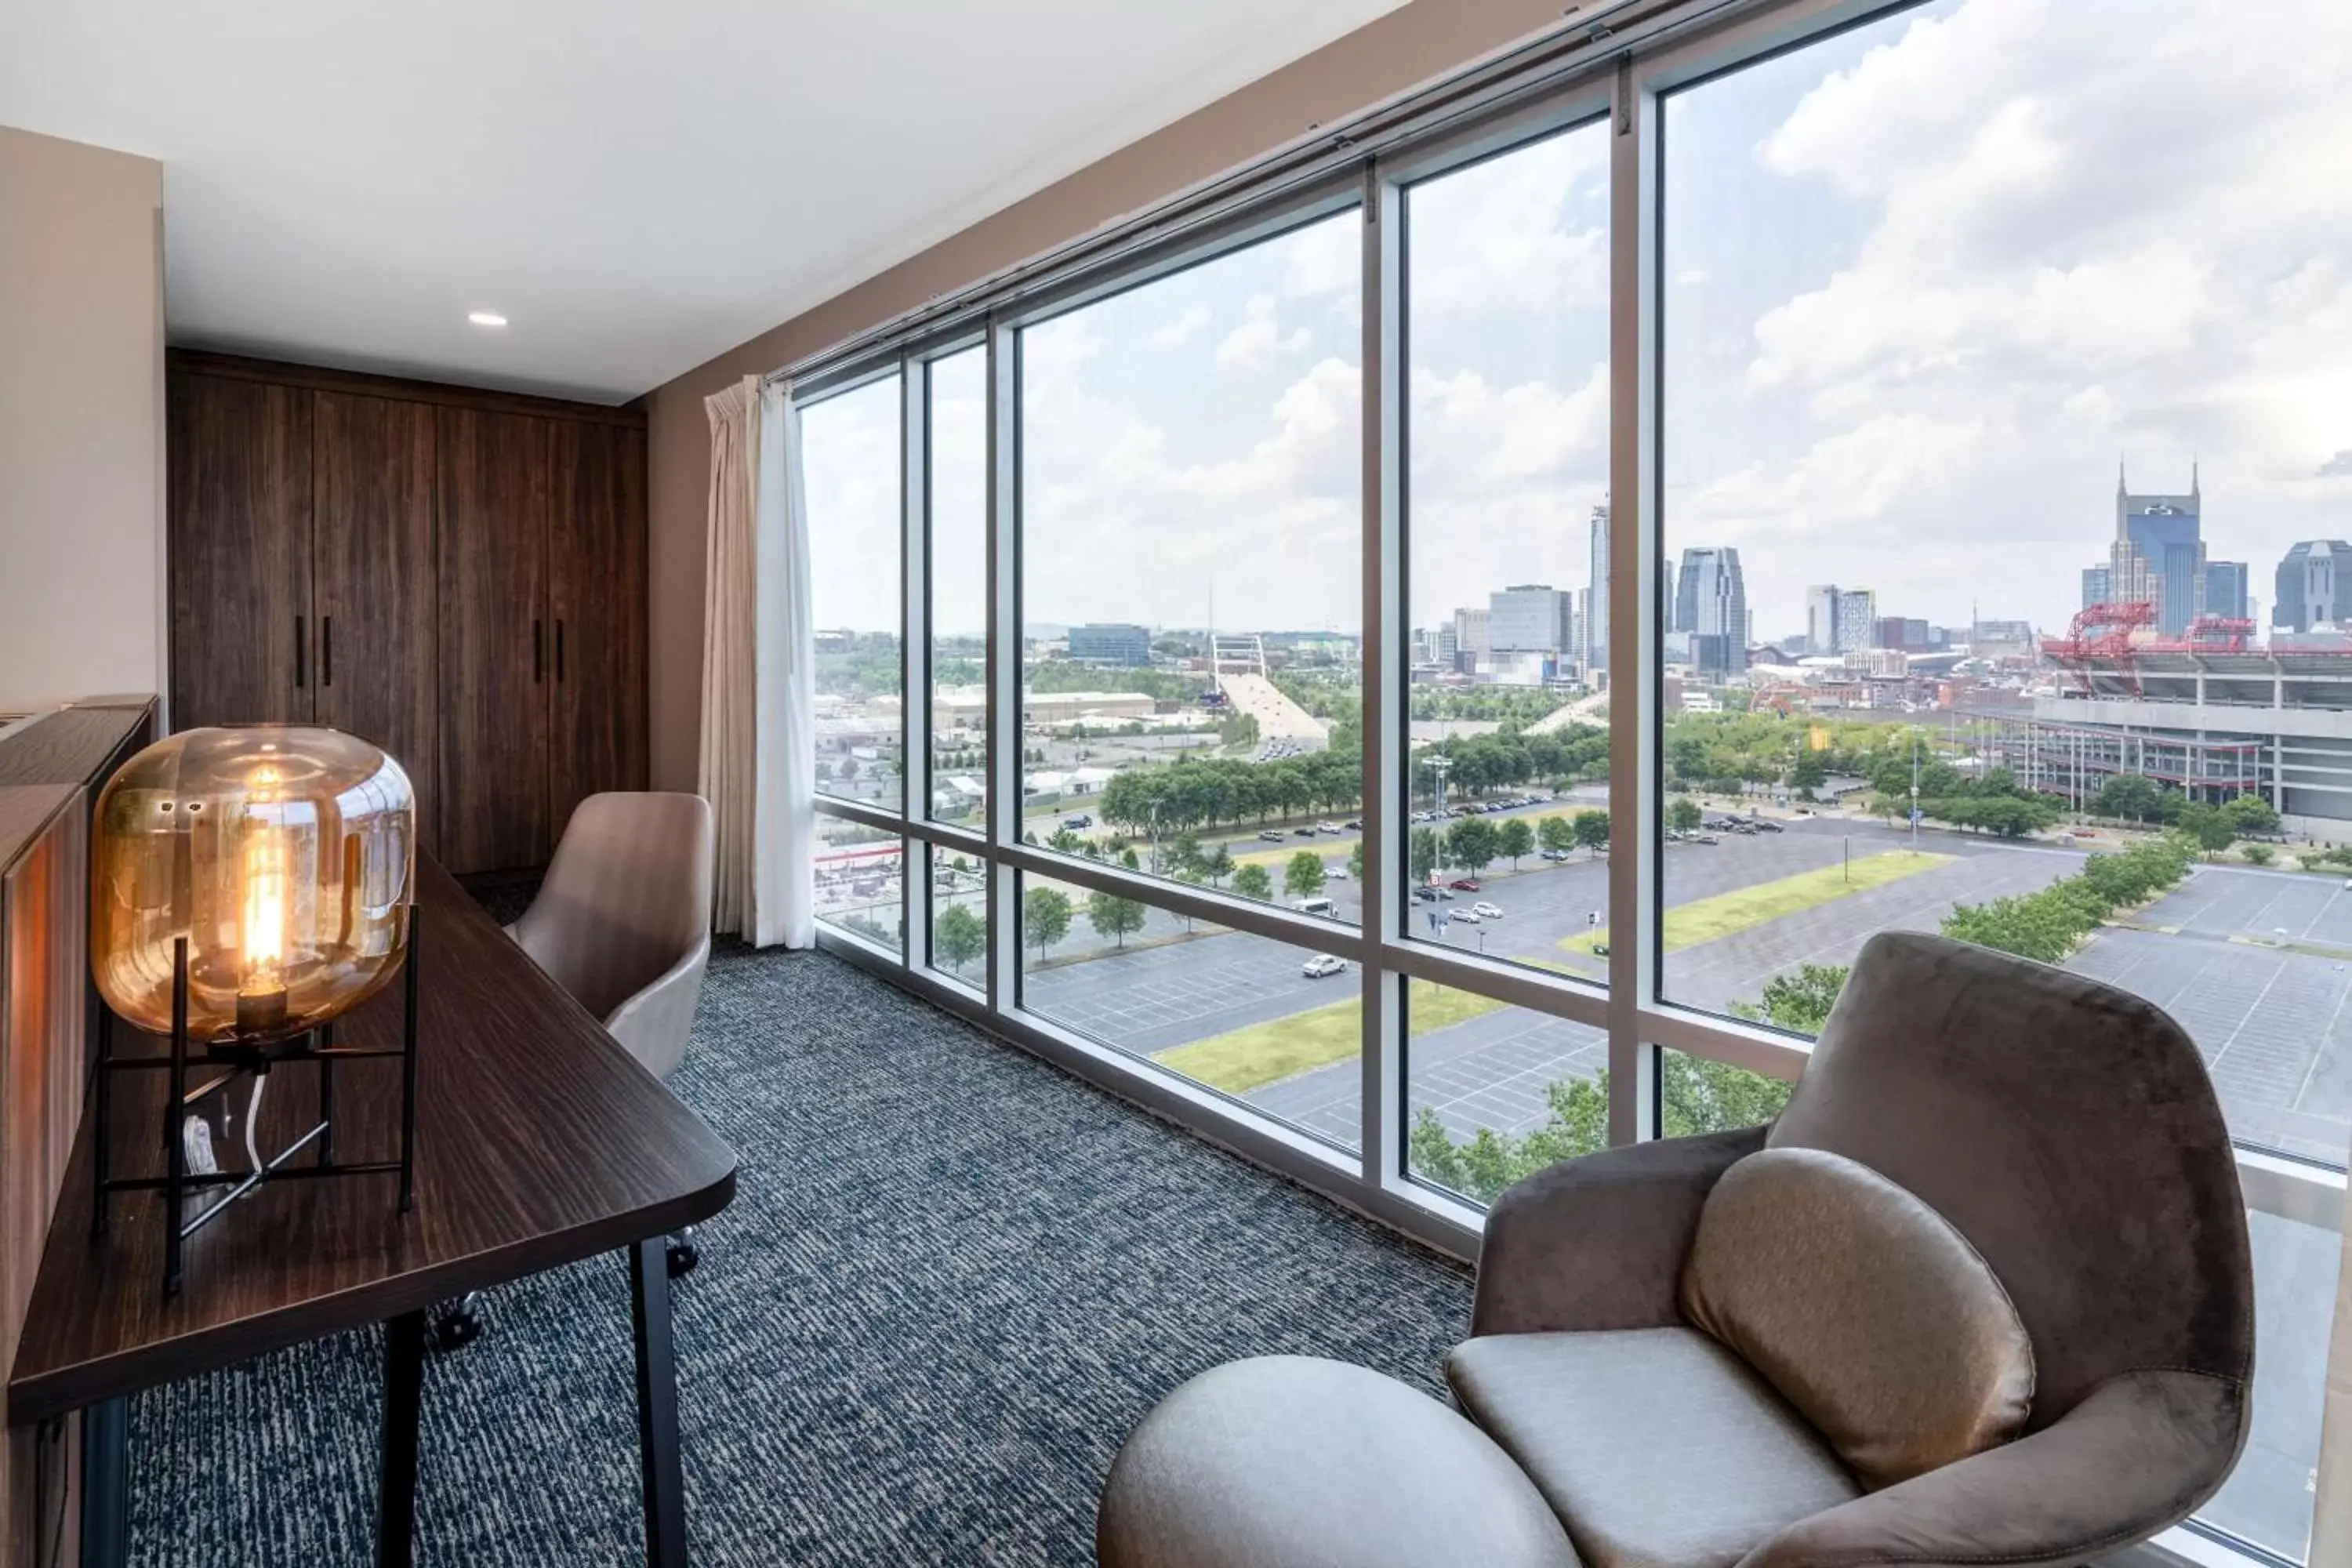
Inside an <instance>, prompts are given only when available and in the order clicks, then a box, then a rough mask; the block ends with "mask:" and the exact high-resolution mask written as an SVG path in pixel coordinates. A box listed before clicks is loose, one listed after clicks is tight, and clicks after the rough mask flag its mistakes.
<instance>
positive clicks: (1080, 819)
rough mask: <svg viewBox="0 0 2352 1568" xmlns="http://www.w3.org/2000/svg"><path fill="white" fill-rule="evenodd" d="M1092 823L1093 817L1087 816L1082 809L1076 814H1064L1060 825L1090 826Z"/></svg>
mask: <svg viewBox="0 0 2352 1568" xmlns="http://www.w3.org/2000/svg"><path fill="white" fill-rule="evenodd" d="M1094 825H1095V819H1094V818H1093V817H1091V816H1087V814H1086V813H1085V812H1083V811H1082V812H1080V813H1078V815H1077V816H1066V817H1064V818H1062V826H1065V827H1072V828H1076V827H1092V826H1094Z"/></svg>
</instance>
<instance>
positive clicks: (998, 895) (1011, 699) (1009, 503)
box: [982, 318, 1022, 1014]
mask: <svg viewBox="0 0 2352 1568" xmlns="http://www.w3.org/2000/svg"><path fill="white" fill-rule="evenodd" d="M1019 346H1020V337H1019V335H1018V334H1017V333H1016V332H1015V331H1013V328H1011V327H1010V326H1007V325H1006V324H1005V323H1004V322H1003V321H1000V320H997V319H994V318H992V319H991V320H990V322H989V329H988V395H987V401H988V416H987V426H988V522H987V527H988V572H987V576H988V616H987V639H988V647H987V650H986V654H985V656H984V658H983V660H982V665H983V668H984V669H985V671H986V674H985V676H984V679H986V680H987V682H988V758H987V763H988V767H987V778H988V801H987V806H986V812H985V820H986V822H987V826H988V843H989V851H990V854H991V855H992V856H993V855H994V854H995V852H996V851H997V850H998V849H999V848H1000V847H1003V846H1004V845H1006V844H1014V843H1018V842H1019V841H1020V838H1021V803H1022V793H1021V775H1022V766H1021V591H1020V588H1021V584H1020V559H1021V558H1020V553H1019V552H1020V489H1021V487H1020V471H1019V458H1020V429H1019V426H1020V384H1021V371H1020V359H1019ZM1020 888H1021V879H1020V878H1019V877H1017V876H1015V875H1014V874H1013V870H1012V868H1009V867H1006V866H1004V865H1003V864H1001V863H999V864H992V866H991V868H990V875H989V880H988V900H989V910H988V914H989V919H988V961H987V962H988V1005H989V1006H990V1008H991V1009H992V1010H993V1011H995V1012H997V1013H1000V1014H1002V1013H1006V1012H1010V1011H1011V1010H1012V1008H1013V1005H1014V1002H1015V1000H1016V998H1017V997H1018V995H1019V992H1020V981H1021V931H1020V925H1019V918H1018V917H1019V904H1020Z"/></svg>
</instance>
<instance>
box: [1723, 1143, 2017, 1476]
mask: <svg viewBox="0 0 2352 1568" xmlns="http://www.w3.org/2000/svg"><path fill="white" fill-rule="evenodd" d="M1682 1307H1683V1311H1684V1313H1685V1316H1687V1317H1688V1318H1689V1319H1690V1321H1692V1322H1693V1323H1694V1324H1696V1326H1697V1327H1699V1328H1701V1329H1703V1330H1705V1331H1706V1332H1708V1333H1710V1334H1712V1335H1714V1336H1715V1338H1717V1340H1719V1341H1721V1342H1723V1343H1724V1344H1726V1345H1727V1346H1729V1347H1730V1348H1731V1349H1732V1350H1733V1351H1735V1352H1738V1354H1739V1355H1740V1356H1741V1357H1742V1358H1743V1359H1745V1360H1746V1361H1747V1362H1748V1364H1749V1365H1751V1366H1753V1367H1754V1368H1755V1369H1756V1371H1757V1372H1758V1373H1760V1374H1761V1375H1762V1376H1763V1378H1764V1380H1765V1381H1766V1382H1768V1383H1769V1384H1771V1385H1772V1386H1773V1387H1774V1388H1775V1389H1777V1390H1779V1391H1780V1396H1781V1397H1782V1398H1784V1399H1786V1400H1787V1401H1788V1402H1789V1403H1790V1405H1794V1406H1795V1407H1796V1409H1797V1412H1798V1414H1799V1415H1802V1416H1804V1418H1805V1419H1806V1420H1807V1421H1809V1422H1811V1424H1812V1426H1813V1427H1814V1429H1815V1430H1816V1431H1818V1432H1820V1433H1821V1435H1822V1437H1823V1438H1824V1439H1825V1440H1827V1442H1828V1443H1829V1445H1830V1447H1831V1448H1832V1450H1833V1451H1834V1452H1835V1453H1836V1454H1837V1456H1838V1457H1839V1458H1841V1459H1843V1461H1844V1462H1845V1465H1846V1468H1849V1469H1851V1470H1852V1471H1853V1474H1854V1476H1855V1479H1858V1480H1859V1481H1861V1483H1862V1484H1863V1485H1864V1487H1866V1488H1869V1489H1873V1490H1876V1489H1879V1488H1882V1487H1889V1486H1893V1485H1894V1484H1895V1482H1897V1481H1903V1480H1908V1479H1911V1478H1912V1477H1913V1476H1917V1475H1923V1474H1925V1473H1926V1472H1927V1471H1929V1470H1933V1469H1937V1468H1941V1467H1943V1466H1945V1465H1948V1464H1951V1463H1953V1462H1954V1461H1956V1460H1959V1459H1965V1458H1969V1456H1970V1455H1972V1454H1979V1453H1982V1452H1983V1451H1984V1450H1986V1449H1987V1448H1990V1447H1995V1446H1997V1445H1999V1444H2001V1443H2005V1442H2007V1441H2009V1440H2010V1439H2011V1438H2012V1437H2014V1436H2017V1435H2018V1433H2019V1432H2020V1431H2021V1430H2022V1429H2023V1427H2024V1426H2025V1420H2026V1416H2027V1415H2028V1413H2029V1412H2030V1411H2031V1410H2032V1404H2033V1342H2032V1340H2031V1339H2030V1338H2029V1337H2027V1334H2026V1331H2025V1325H2024V1324H2023V1323H2021V1322H2020V1321H2018V1316H2017V1309H2016V1308H2015V1307H2014V1306H2012V1305H2011V1302H2010V1300H2009V1292H2008V1291H2006V1290H2004V1289H2001V1283H2000V1280H1999V1279H1995V1278H1994V1277H1993V1273H1992V1270H1991V1269H1990V1268H1988V1267H1986V1265H1985V1261H1984V1259H1983V1258H1980V1257H1979V1256H1978V1254H1977V1250H1976V1248H1975V1247H1971V1246H1969V1241H1968V1238H1967V1237H1964V1236H1962V1235H1961V1234H1960V1233H1959V1232H1958V1230H1956V1229H1954V1228H1953V1227H1952V1226H1951V1224H1950V1222H1949V1221H1948V1220H1946V1219H1945V1218H1944V1216H1943V1215H1939V1214H1937V1212H1936V1211H1935V1210H1934V1209H1931V1208H1929V1207H1928V1206H1927V1205H1926V1204H1924V1203H1922V1202H1921V1201H1920V1200H1919V1199H1917V1198H1916V1197H1914V1196H1913V1195H1912V1194H1910V1193H1908V1192H1906V1191H1905V1190H1904V1189H1903V1188H1901V1187H1899V1186H1897V1185H1895V1184H1894V1183H1893V1182H1890V1181H1888V1180H1887V1179H1886V1178H1885V1176H1882V1175H1880V1174H1879V1173H1877V1172H1875V1171H1874V1170H1872V1169H1870V1168H1869V1167H1868V1166H1866V1165H1863V1164H1860V1163H1856V1162H1854V1161H1852V1160H1849V1159H1847V1158H1845V1157H1844V1156H1843V1155H1842V1154H1832V1153H1830V1152H1827V1151H1826V1150H1821V1149H1795V1148H1790V1149H1768V1150H1766V1151H1764V1152H1761V1153H1757V1154H1751V1155H1749V1156H1748V1158H1746V1159H1744V1160H1742V1161H1740V1162H1739V1163H1738V1164H1735V1165H1733V1166H1732V1167H1731V1168H1730V1169H1729V1170H1728V1171H1727V1172H1725V1173H1724V1175H1723V1179H1722V1181H1721V1182H1719V1183H1717V1185H1716V1188H1715V1191H1714V1192H1713V1193H1712V1194H1710V1195H1709V1196H1708V1198H1707V1201H1706V1207H1705V1209H1703V1210H1702V1211H1701V1213H1700V1215H1699V1223H1698V1235H1697V1238H1696V1240H1695V1241H1694V1242H1693V1243H1692V1246H1691V1251H1690V1257H1689V1258H1688V1260H1687V1261H1685V1264H1684V1266H1683V1277H1682Z"/></svg>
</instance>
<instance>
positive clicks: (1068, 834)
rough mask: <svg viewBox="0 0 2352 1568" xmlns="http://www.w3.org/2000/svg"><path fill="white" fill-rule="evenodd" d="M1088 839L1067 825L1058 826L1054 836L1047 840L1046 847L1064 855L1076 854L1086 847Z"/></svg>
mask: <svg viewBox="0 0 2352 1568" xmlns="http://www.w3.org/2000/svg"><path fill="white" fill-rule="evenodd" d="M1086 842H1087V841H1086V840H1085V839H1083V838H1081V837H1078V836H1077V835H1076V833H1074V832H1072V831H1071V830H1070V829H1068V828H1066V827H1056V828H1055V829H1054V836H1053V837H1051V838H1048V839H1047V840H1045V847H1046V848H1048V849H1052V850H1055V851H1058V852H1059V853H1061V854H1064V855H1076V853H1078V851H1079V850H1081V849H1083V848H1084V847H1086Z"/></svg>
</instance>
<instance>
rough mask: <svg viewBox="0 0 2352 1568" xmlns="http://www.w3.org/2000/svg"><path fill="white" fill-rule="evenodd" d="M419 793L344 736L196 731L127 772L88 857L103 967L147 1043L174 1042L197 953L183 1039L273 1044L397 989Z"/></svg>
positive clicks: (96, 968) (95, 941)
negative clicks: (183, 979) (182, 941)
mask: <svg viewBox="0 0 2352 1568" xmlns="http://www.w3.org/2000/svg"><path fill="white" fill-rule="evenodd" d="M415 799H416V797H415V791H414V790H412V789H411V788H410V787H409V783H408V775H407V774H406V773H403V772H402V771H401V769H400V764H399V763H395V762H394V761H393V760H392V759H391V758H390V757H387V756H385V755H384V754H383V752H380V751H378V750H377V749H376V748H375V747H373V746H372V745H370V744H368V743H367V742H365V741H362V740H360V739H358V738H357V737H355V736H352V735H346V734H343V733H341V731H334V730H315V729H305V728H298V727H296V726H292V725H281V724H257V725H250V726H238V727H236V728H233V729H217V730H188V731H183V732H182V733H180V734H177V735H173V736H172V737H171V738H170V739H169V740H165V741H160V742H156V743H155V744H154V745H152V746H150V747H148V748H147V749H146V750H145V751H143V752H140V753H139V754H138V755H137V756H135V757H133V758H131V761H130V762H128V763H124V764H123V766H122V769H121V772H119V773H116V774H115V775H114V777H113V778H112V779H111V780H110V781H109V782H108V784H107V785H106V790H105V793H104V794H102V795H100V796H99V801H98V816H97V824H96V827H95V829H94V832H95V835H96V837H95V840H94V842H93V843H92V844H91V846H90V944H89V946H90V966H91V970H92V972H93V973H94V975H95V976H96V979H97V981H98V988H99V992H100V994H101V995H103V996H104V997H105V998H106V1002H107V1005H109V1006H110V1007H111V1008H113V1009H114V1011H115V1013H116V1014H117V1015H118V1016H121V1018H123V1019H124V1020H125V1021H127V1022H128V1023H130V1024H131V1025H132V1026H135V1027H138V1028H142V1029H147V1030H151V1031H152V1032H154V1033H157V1034H169V1033H170V1032H171V1028H172V992H173V952H174V948H175V945H176V942H177V940H178V939H179V938H181V937H185V938H186V939H187V942H188V1037H189V1039H190V1041H191V1042H193V1043H194V1044H196V1045H199V1046H205V1045H218V1044H222V1043H225V1042H229V1041H246V1042H257V1043H258V1042H267V1041H271V1040H278V1039H284V1038H287V1037H290V1036H293V1035H297V1034H299V1033H301V1032H302V1031H304V1030H306V1029H311V1028H315V1027H317V1026H319V1025H320V1024H323V1023H325V1022H327V1021H328V1020H330V1019H331V1018H333V1017H335V1016H338V1015H339V1014H341V1013H344V1012H347V1011H348V1010H350V1009H351V1008H352V1007H353V1006H355V1005H358V1004H359V1003H361V1002H362V1001H364V1000H365V999H366V998H367V997H368V996H370V995H372V994H374V992H375V991H376V990H377V989H378V988H379V987H380V986H382V985H383V984H384V983H385V982H386V981H387V980H389V979H391V978H392V976H393V975H394V973H396V972H397V971H398V969H399V967H400V957H401V953H402V952H404V950H405V949H406V947H407V945H408V898H409V884H410V881H411V879H412V877H413V876H414V872H415V843H416V805H415Z"/></svg>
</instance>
